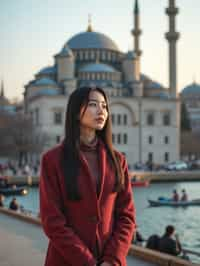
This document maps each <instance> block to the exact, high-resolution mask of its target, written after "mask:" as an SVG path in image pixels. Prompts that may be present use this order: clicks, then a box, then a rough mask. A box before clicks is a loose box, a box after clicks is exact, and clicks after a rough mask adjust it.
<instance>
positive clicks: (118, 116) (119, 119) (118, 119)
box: [117, 114, 121, 125]
mask: <svg viewBox="0 0 200 266" xmlns="http://www.w3.org/2000/svg"><path fill="white" fill-rule="evenodd" d="M117 124H118V125H120V124H121V115H120V114H118V115H117Z"/></svg>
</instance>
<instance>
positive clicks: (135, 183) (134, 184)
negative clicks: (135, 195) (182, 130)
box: [131, 180, 149, 187]
mask: <svg viewBox="0 0 200 266" xmlns="http://www.w3.org/2000/svg"><path fill="white" fill-rule="evenodd" d="M148 186H149V181H148V180H131V187H148Z"/></svg>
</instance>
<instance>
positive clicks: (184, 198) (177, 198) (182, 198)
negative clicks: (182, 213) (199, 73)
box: [172, 189, 188, 202]
mask: <svg viewBox="0 0 200 266" xmlns="http://www.w3.org/2000/svg"><path fill="white" fill-rule="evenodd" d="M181 193H182V195H181V196H180V195H179V194H178V192H177V190H176V189H174V190H173V195H172V200H173V201H176V202H177V201H188V195H187V193H186V190H185V189H182V191H181Z"/></svg>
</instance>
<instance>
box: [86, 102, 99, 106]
mask: <svg viewBox="0 0 200 266" xmlns="http://www.w3.org/2000/svg"><path fill="white" fill-rule="evenodd" d="M88 105H89V106H96V105H97V104H96V103H93V102H91V103H89V104H88Z"/></svg>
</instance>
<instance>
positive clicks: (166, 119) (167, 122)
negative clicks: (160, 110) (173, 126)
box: [163, 112, 171, 126]
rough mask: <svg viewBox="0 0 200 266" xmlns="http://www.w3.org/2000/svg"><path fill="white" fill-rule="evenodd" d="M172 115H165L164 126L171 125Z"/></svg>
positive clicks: (167, 113)
mask: <svg viewBox="0 0 200 266" xmlns="http://www.w3.org/2000/svg"><path fill="white" fill-rule="evenodd" d="M170 122H171V121H170V113H169V112H166V113H164V114H163V125H164V126H169V125H170Z"/></svg>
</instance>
